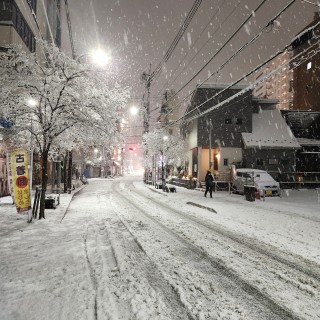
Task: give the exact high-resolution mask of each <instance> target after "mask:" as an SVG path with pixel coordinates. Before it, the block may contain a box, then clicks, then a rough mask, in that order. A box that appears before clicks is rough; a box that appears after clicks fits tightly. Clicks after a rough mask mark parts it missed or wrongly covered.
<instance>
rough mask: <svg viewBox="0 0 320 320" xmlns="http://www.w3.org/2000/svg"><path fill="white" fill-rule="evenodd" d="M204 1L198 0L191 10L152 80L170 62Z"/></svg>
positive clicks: (153, 74) (152, 75)
mask: <svg viewBox="0 0 320 320" xmlns="http://www.w3.org/2000/svg"><path fill="white" fill-rule="evenodd" d="M201 2H202V0H196V1H195V2H194V4H193V6H192V8H191V10H190V11H189V13H188V15H187V17H186V19H185V20H184V22H183V24H182V26H181V27H180V29H179V31H178V34H177V35H176V36H175V38H174V40H173V42H172V43H171V45H170V47H169V49H168V50H167V52H166V53H165V55H164V57H163V58H162V60H161V61H160V63H159V64H158V66H157V67H156V68H155V70H154V71H153V72H152V73H151V75H150V78H151V79H153V78H154V77H156V76H157V75H158V74H159V73H160V71H161V69H162V67H163V65H164V64H165V63H166V62H167V61H168V60H169V58H170V56H171V54H172V52H173V51H174V49H175V48H176V46H177V44H178V42H179V41H180V39H181V37H182V36H183V34H184V32H185V31H186V29H187V28H188V26H189V24H190V22H191V20H192V18H193V17H194V15H195V13H196V12H197V10H198V8H199V6H200V4H201Z"/></svg>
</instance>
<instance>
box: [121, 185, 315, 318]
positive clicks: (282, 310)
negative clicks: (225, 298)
mask: <svg viewBox="0 0 320 320" xmlns="http://www.w3.org/2000/svg"><path fill="white" fill-rule="evenodd" d="M130 191H131V192H134V193H136V194H138V195H139V196H141V197H143V198H144V199H145V198H146V196H145V195H142V194H140V193H139V192H138V191H136V190H134V191H133V190H132V189H131V190H130ZM118 195H120V196H121V197H124V198H126V199H127V201H131V200H130V199H129V198H128V197H127V196H123V194H122V193H118ZM138 201H139V204H138V205H137V204H135V203H132V201H131V205H133V206H134V207H135V208H136V209H137V210H139V212H141V213H142V214H143V215H144V216H145V217H147V218H148V219H150V220H151V221H152V222H153V223H155V224H156V225H158V226H160V227H161V228H162V229H164V230H165V232H168V233H169V234H171V235H172V236H174V237H176V238H178V239H179V241H182V242H183V243H185V244H186V245H187V246H189V247H190V248H192V250H193V251H194V252H195V253H198V256H199V257H200V258H201V256H202V255H203V256H204V257H205V258H206V259H208V260H210V262H211V264H212V266H213V267H214V268H216V269H217V270H218V271H219V272H221V273H222V274H224V275H225V276H226V277H228V278H231V279H233V281H235V282H236V283H238V285H239V286H240V287H242V288H243V289H244V291H246V292H248V293H249V294H251V295H253V296H255V297H256V298H258V299H259V300H260V301H262V303H263V304H264V305H266V306H267V307H268V308H269V309H270V310H275V311H276V313H277V314H278V315H279V316H280V317H281V318H288V319H296V318H299V316H297V315H296V314H294V313H293V312H292V311H291V310H289V309H288V308H287V307H286V306H284V305H283V304H279V303H278V302H277V300H274V299H273V298H272V297H271V296H269V295H268V294H267V293H265V292H262V291H261V290H260V289H259V288H257V287H256V286H255V285H252V284H251V283H250V282H248V281H246V280H245V279H243V278H242V277H239V275H238V274H237V273H236V272H234V271H233V270H231V269H229V268H228V267H226V265H225V264H224V263H223V261H221V260H219V259H217V258H214V257H211V256H210V255H209V254H208V252H207V251H206V250H205V249H203V248H201V247H199V246H197V245H194V244H193V243H190V240H186V238H185V237H182V236H181V235H179V234H177V233H176V231H173V230H172V229H170V228H168V227H167V226H166V225H164V224H163V223H161V222H160V221H159V219H158V218H155V217H154V216H152V215H150V214H149V213H148V212H147V211H146V210H145V208H142V206H143V201H141V199H140V200H138ZM152 201H154V202H156V203H157V205H160V206H162V207H164V208H165V209H166V210H170V212H172V211H173V212H174V213H175V214H178V215H179V216H180V217H183V219H190V217H189V215H188V216H187V217H186V214H185V213H182V212H180V211H178V210H175V209H173V208H172V207H168V206H167V205H166V204H163V203H161V202H159V201H156V200H155V199H152ZM145 202H148V204H150V198H149V199H147V200H145ZM190 220H191V221H192V222H193V223H194V222H195V223H197V224H200V225H201V226H202V227H205V228H206V229H208V222H206V225H205V224H204V221H201V220H199V219H197V218H195V219H190ZM209 229H210V230H211V232H212V231H214V232H218V233H219V234H220V235H222V236H223V237H227V238H229V239H230V238H231V240H233V241H236V242H237V243H239V244H241V245H242V246H243V245H245V246H247V245H248V243H246V242H244V243H243V241H242V237H240V238H237V237H236V238H235V237H234V235H233V234H231V232H228V231H226V230H223V232H222V229H221V228H218V230H216V228H212V225H211V224H210V227H209ZM140 245H141V246H143V245H142V244H140ZM249 248H250V249H251V250H255V251H258V253H259V254H265V252H264V249H262V248H258V249H257V248H256V247H255V245H254V244H250V246H249ZM265 255H267V256H268V258H271V259H274V257H276V255H273V254H269V252H268V250H267V252H266V254H265ZM278 258H279V257H276V260H277V261H278V260H280V262H281V263H285V264H286V265H287V266H288V267H291V268H292V267H295V266H294V265H293V262H292V261H290V262H289V263H288V261H287V260H286V259H278ZM300 269H302V270H300ZM298 270H299V271H300V272H301V271H306V273H307V274H310V273H311V275H312V276H314V275H315V278H316V279H317V273H316V274H314V272H313V271H312V272H310V270H309V269H308V268H307V269H306V268H301V266H300V267H298Z"/></svg>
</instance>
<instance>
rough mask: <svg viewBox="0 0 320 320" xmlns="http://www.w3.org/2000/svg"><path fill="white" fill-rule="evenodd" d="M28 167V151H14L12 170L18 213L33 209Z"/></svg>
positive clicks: (12, 154)
mask: <svg viewBox="0 0 320 320" xmlns="http://www.w3.org/2000/svg"><path fill="white" fill-rule="evenodd" d="M28 166H29V161H28V151H26V150H14V151H12V153H11V168H12V175H13V188H14V198H15V204H16V207H17V211H18V212H25V211H28V210H30V209H31V198H30V187H29V167H28Z"/></svg>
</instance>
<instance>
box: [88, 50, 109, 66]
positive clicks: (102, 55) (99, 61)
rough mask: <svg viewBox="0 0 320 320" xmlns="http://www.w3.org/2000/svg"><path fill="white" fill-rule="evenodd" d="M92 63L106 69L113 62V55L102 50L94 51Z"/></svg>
mask: <svg viewBox="0 0 320 320" xmlns="http://www.w3.org/2000/svg"><path fill="white" fill-rule="evenodd" d="M90 55H91V59H92V62H93V63H94V64H96V65H98V66H100V67H104V66H105V65H107V64H108V63H109V62H110V61H111V55H110V53H108V52H105V51H103V50H102V49H100V48H99V49H97V50H94V51H92V52H91V53H90Z"/></svg>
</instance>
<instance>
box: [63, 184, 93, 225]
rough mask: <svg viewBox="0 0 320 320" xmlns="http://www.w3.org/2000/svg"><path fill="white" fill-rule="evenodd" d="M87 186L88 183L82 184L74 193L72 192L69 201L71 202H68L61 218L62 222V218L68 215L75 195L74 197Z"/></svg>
mask: <svg viewBox="0 0 320 320" xmlns="http://www.w3.org/2000/svg"><path fill="white" fill-rule="evenodd" d="M86 186H87V185H86V184H85V185H83V186H81V187H80V188H78V189H76V190H74V192H73V193H71V199H70V201H69V204H68V205H67V207H66V210H65V211H64V214H63V216H62V218H61V220H60V223H61V222H62V220H63V219H64V217H65V216H66V214H67V211H68V209H69V206H70V203H71V201H72V199H73V197H74V196H75V195H76V194H77V193H78V192H80V191H81V190H82V189H84V188H85V187H86Z"/></svg>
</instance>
